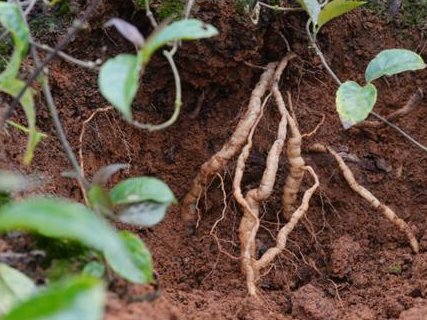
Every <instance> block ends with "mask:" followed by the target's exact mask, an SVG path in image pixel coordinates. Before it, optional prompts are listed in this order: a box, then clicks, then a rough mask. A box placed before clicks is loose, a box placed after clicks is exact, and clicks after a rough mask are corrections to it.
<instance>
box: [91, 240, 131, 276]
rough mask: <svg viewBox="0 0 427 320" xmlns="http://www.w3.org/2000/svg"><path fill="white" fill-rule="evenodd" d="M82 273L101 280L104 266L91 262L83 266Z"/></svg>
mask: <svg viewBox="0 0 427 320" xmlns="http://www.w3.org/2000/svg"><path fill="white" fill-rule="evenodd" d="M125 245H126V243H125ZM83 273H84V274H87V275H89V276H92V277H96V278H102V277H103V276H104V274H105V266H104V265H103V264H102V263H99V262H98V261H91V262H89V263H88V264H86V265H85V267H84V268H83Z"/></svg>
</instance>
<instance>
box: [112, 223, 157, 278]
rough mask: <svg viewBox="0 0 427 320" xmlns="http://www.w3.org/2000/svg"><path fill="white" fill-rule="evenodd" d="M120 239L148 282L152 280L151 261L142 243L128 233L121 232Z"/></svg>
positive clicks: (148, 252) (135, 236)
mask: <svg viewBox="0 0 427 320" xmlns="http://www.w3.org/2000/svg"><path fill="white" fill-rule="evenodd" d="M120 237H121V238H122V240H123V242H124V244H125V246H126V248H127V250H128V252H129V253H130V254H131V256H132V260H133V262H134V263H135V265H137V266H138V267H139V269H140V270H142V272H143V273H144V275H145V278H146V279H148V281H152V280H153V260H152V259H151V254H150V251H149V250H148V249H147V247H146V246H145V244H144V242H143V241H142V240H141V239H140V238H139V237H138V236H137V235H135V234H133V233H132V232H129V231H121V232H120Z"/></svg>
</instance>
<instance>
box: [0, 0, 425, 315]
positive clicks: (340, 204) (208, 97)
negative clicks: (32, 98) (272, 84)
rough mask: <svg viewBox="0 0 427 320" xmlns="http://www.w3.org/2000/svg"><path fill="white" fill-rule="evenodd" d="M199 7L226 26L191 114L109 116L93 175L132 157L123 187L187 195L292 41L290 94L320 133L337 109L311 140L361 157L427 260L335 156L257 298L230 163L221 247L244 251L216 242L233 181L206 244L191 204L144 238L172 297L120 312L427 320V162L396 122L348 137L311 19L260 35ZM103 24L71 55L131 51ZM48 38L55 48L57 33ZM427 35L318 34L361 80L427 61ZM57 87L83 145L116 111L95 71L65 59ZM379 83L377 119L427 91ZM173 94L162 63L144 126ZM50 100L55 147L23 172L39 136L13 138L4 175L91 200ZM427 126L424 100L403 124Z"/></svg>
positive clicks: (273, 116)
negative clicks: (147, 180)
mask: <svg viewBox="0 0 427 320" xmlns="http://www.w3.org/2000/svg"><path fill="white" fill-rule="evenodd" d="M197 3H198V6H197V8H196V10H195V16H196V17H198V18H201V19H202V20H204V21H206V22H210V23H212V24H214V25H215V26H217V27H218V29H219V30H220V36H218V37H216V38H214V39H210V40H204V41H201V42H198V43H191V44H190V43H186V44H184V46H183V47H182V48H181V49H180V51H179V53H178V56H177V64H178V66H179V69H180V72H181V75H182V78H183V88H184V92H183V94H184V97H183V98H184V106H183V111H182V113H181V115H180V117H179V120H178V121H177V123H176V124H174V125H173V126H172V127H171V128H169V129H167V130H165V131H161V132H156V133H147V132H144V131H138V130H135V129H133V128H131V127H130V126H128V125H126V124H125V123H124V122H123V121H121V120H120V117H119V115H118V114H117V113H115V112H112V111H110V112H108V113H104V114H99V115H97V116H96V118H95V119H94V120H93V121H92V122H91V124H90V127H89V128H88V131H87V134H86V136H85V139H84V144H83V147H84V154H85V167H86V172H87V174H88V176H90V175H91V174H93V173H94V172H95V171H96V170H97V169H99V168H100V167H101V166H103V165H106V164H111V163H117V162H122V163H130V164H131V166H132V167H131V169H130V171H129V172H125V173H122V174H121V175H118V176H117V177H116V178H115V181H114V182H116V181H118V180H119V179H120V178H123V177H128V176H135V175H154V176H157V177H159V178H162V179H164V180H165V181H166V182H167V183H168V184H169V185H170V186H171V188H172V189H173V191H174V192H175V193H176V195H177V197H178V199H182V197H183V196H184V195H185V193H186V192H187V191H188V189H189V187H190V183H191V180H192V179H193V178H194V176H195V175H196V174H197V172H198V169H199V167H200V165H201V164H202V163H203V162H204V161H205V160H207V159H208V158H209V157H210V156H211V155H212V154H213V153H214V152H216V151H217V150H218V149H219V148H221V146H222V145H223V143H224V142H225V141H226V140H227V139H228V137H229V136H230V135H231V133H232V132H233V128H234V127H235V125H236V123H237V121H238V119H239V117H240V116H241V114H242V113H243V112H244V110H245V107H246V104H247V101H248V98H249V96H250V93H251V90H252V88H253V87H254V85H255V83H256V82H257V79H258V77H259V75H260V73H261V71H260V70H259V69H257V68H254V67H251V66H249V64H252V65H265V64H267V63H268V62H271V61H276V60H278V59H280V58H281V57H282V56H284V55H285V54H286V46H285V44H284V41H283V38H282V36H281V34H282V35H283V36H284V37H286V39H287V40H288V42H289V44H290V46H291V47H292V49H293V50H294V51H295V52H296V53H297V54H298V55H299V59H297V60H294V61H293V62H292V63H291V66H290V67H289V68H288V69H287V70H286V72H285V75H284V81H283V83H282V86H281V87H282V89H283V92H285V91H287V90H289V91H290V92H291V94H292V96H293V99H294V105H295V113H296V116H297V118H298V121H299V124H300V127H301V131H302V132H309V131H311V130H312V129H313V128H314V127H315V126H316V124H317V123H318V122H319V120H320V118H321V116H322V115H324V116H325V117H326V119H325V123H324V124H323V126H322V127H321V128H320V129H319V131H318V132H317V134H316V135H315V136H313V137H311V138H309V139H307V141H306V144H309V143H311V142H322V143H328V144H330V145H331V146H333V147H334V148H335V149H337V150H338V151H341V152H346V153H347V154H350V155H354V156H357V157H358V159H359V161H357V162H349V165H350V167H351V169H352V170H353V171H354V173H355V176H356V178H357V180H358V181H359V182H360V183H361V184H362V185H364V186H365V187H367V188H368V189H370V190H371V191H372V192H373V193H374V194H375V195H376V196H377V197H378V198H379V199H381V200H383V201H384V202H385V203H386V204H388V205H389V206H390V207H392V208H393V209H395V210H396V212H397V213H398V214H399V215H400V216H401V217H402V218H403V219H405V220H406V221H407V222H408V223H409V224H410V225H411V227H413V228H414V230H415V233H416V236H417V238H418V239H419V240H420V242H421V253H420V254H419V255H417V256H416V255H414V254H413V253H412V252H411V250H410V247H409V245H408V243H407V241H406V239H405V237H404V236H403V235H402V234H401V233H399V232H398V231H397V230H396V228H395V227H394V226H392V225H391V224H390V223H389V222H388V221H386V220H385V219H384V218H383V217H382V216H380V215H379V214H378V212H376V211H375V210H373V209H371V208H370V206H369V204H367V203H366V202H365V201H364V200H362V199H361V198H360V197H359V196H357V195H356V194H354V192H352V191H351V190H350V189H349V188H348V186H347V185H346V183H345V181H344V179H343V178H342V176H341V175H340V173H339V171H338V169H337V166H336V164H335V162H334V161H333V160H332V159H331V158H330V157H329V156H326V155H317V154H305V155H304V157H305V158H306V159H307V162H308V163H309V164H310V165H312V166H313V168H314V169H315V170H316V172H317V173H318V175H319V178H320V180H321V187H320V189H319V190H318V191H317V192H316V194H315V196H314V198H313V199H312V202H311V207H310V210H309V212H308V216H307V219H306V220H305V222H304V223H303V224H301V225H299V226H298V227H297V228H296V230H295V231H294V232H293V233H292V234H291V237H290V240H289V242H288V246H287V249H288V250H287V251H286V252H284V253H283V254H282V255H281V256H280V258H279V259H277V261H276V262H275V264H274V266H273V267H272V269H271V270H270V272H269V273H268V274H267V275H266V276H264V277H263V278H262V279H261V281H260V283H259V288H260V290H261V291H260V296H259V299H258V300H256V299H250V298H248V297H247V294H246V287H245V284H244V277H243V276H242V274H241V272H240V268H239V261H238V260H236V259H233V258H231V256H230V255H233V256H237V255H238V254H239V243H238V237H237V230H238V224H239V219H240V216H241V212H240V210H239V209H238V206H236V204H235V203H234V202H233V200H232V196H231V186H230V181H231V177H232V174H233V167H234V166H233V164H232V163H231V164H230V165H229V167H228V170H227V171H226V172H224V173H223V177H224V180H225V189H226V193H227V200H226V202H227V206H228V207H227V210H226V217H225V219H224V220H223V221H221V222H220V223H219V224H218V227H217V229H216V230H214V232H215V234H216V237H217V238H218V239H219V241H220V243H221V245H222V250H223V251H227V252H228V253H229V255H226V254H224V253H223V252H222V251H221V250H219V247H218V245H217V242H216V240H215V238H214V237H213V236H210V231H211V228H212V226H213V224H214V222H215V221H216V220H217V219H218V218H219V217H220V216H221V212H222V210H223V194H222V191H221V187H220V183H219V181H218V180H214V181H213V182H212V183H211V186H210V188H209V189H208V190H207V191H206V198H203V199H202V200H201V201H200V207H201V209H202V212H203V217H202V219H201V222H200V227H199V228H198V230H197V232H196V234H195V235H188V234H187V232H186V230H185V226H184V224H183V223H182V221H181V219H180V215H179V208H178V206H175V207H174V208H172V209H171V210H170V212H169V214H168V215H167V218H166V219H165V221H164V222H162V223H161V224H159V225H158V226H156V227H155V228H153V229H150V230H146V231H143V232H141V237H142V238H143V239H144V241H146V243H147V244H148V246H149V247H150V249H151V250H152V253H153V257H154V261H155V269H156V271H157V273H158V274H159V278H160V283H161V287H162V295H161V298H159V299H157V300H156V301H154V302H152V303H150V302H135V303H128V302H126V299H124V298H122V299H120V298H118V296H117V294H116V293H114V292H112V293H111V296H110V299H109V304H108V316H107V319H110V320H113V319H150V320H151V319H159V320H160V319H248V320H249V319H301V320H304V319H307V320H308V319H311V320H327V319H348V320H350V319H351V320H353V319H364V320H368V319H405V320H409V319H411V320H414V319H417V320H418V319H419V320H421V319H427V309H426V308H427V300H426V298H427V231H426V226H427V221H426V215H427V188H426V183H427V156H426V154H425V153H423V152H422V151H420V149H418V148H416V147H414V145H412V144H410V143H409V142H407V140H405V139H403V138H402V137H401V136H400V135H398V134H397V133H396V132H395V131H394V130H392V129H390V128H387V127H384V128H380V129H369V130H361V129H351V130H348V131H344V130H343V129H342V128H341V126H340V122H339V119H338V117H337V114H336V112H335V107H334V92H335V90H336V85H335V83H334V82H333V81H332V80H331V79H330V77H328V75H327V74H326V73H325V72H324V70H323V68H322V66H321V64H320V61H319V59H318V58H317V57H316V56H315V55H314V53H313V52H312V51H310V50H309V49H308V46H307V39H306V37H305V34H304V32H303V30H304V24H305V19H306V17H305V16H304V14H292V15H286V16H282V15H279V14H274V13H271V12H265V13H263V15H262V18H261V21H260V24H259V25H258V26H253V25H251V23H250V22H249V21H248V20H247V19H246V18H245V17H242V16H239V15H238V14H237V13H236V12H235V9H234V5H231V4H230V3H232V1H198V2H197ZM100 15H101V16H102V19H105V20H107V18H108V16H109V15H111V16H113V15H120V16H121V17H123V18H126V19H128V20H131V21H132V22H134V23H136V24H138V25H139V27H141V28H142V30H147V28H148V23H147V21H146V19H145V18H144V16H143V14H141V13H138V14H136V15H134V16H133V18H132V11H131V9H130V4H127V2H125V1H124V2H123V3H121V4H120V5H118V6H112V8H108V10H107V11H105V12H101V13H100ZM92 24H93V28H92V29H91V30H90V31H85V32H84V33H82V34H80V35H79V37H78V38H77V39H76V40H75V42H74V43H72V44H71V47H70V48H69V49H68V51H69V52H71V53H73V54H74V55H75V56H77V57H81V58H83V57H84V58H86V59H92V58H96V57H99V56H102V57H107V56H112V55H115V54H117V53H119V52H125V51H130V50H131V46H130V45H128V44H127V43H125V41H124V40H122V39H121V38H120V36H118V35H117V34H116V33H115V32H114V31H113V30H108V33H107V32H104V31H102V30H101V29H99V28H98V27H97V25H96V22H92ZM47 41H48V42H50V43H51V44H54V43H55V41H56V38H55V39H53V38H50V39H47ZM425 42H426V40H425V39H424V38H423V37H422V34H421V32H420V31H417V30H416V29H413V30H410V29H405V30H399V29H397V28H396V26H395V25H394V24H386V23H385V22H384V21H382V20H380V19H379V18H377V17H376V16H375V15H374V14H373V13H371V12H369V11H365V10H364V11H358V12H356V13H351V14H348V15H346V16H345V17H344V18H341V19H338V20H336V21H335V22H332V23H331V24H330V25H329V26H327V27H325V29H324V30H323V31H322V33H321V34H320V36H319V43H320V46H321V47H322V49H323V51H324V54H325V56H326V57H327V59H328V60H329V62H330V64H331V66H332V67H333V69H334V70H336V72H337V74H338V76H339V77H340V78H341V79H343V80H346V79H350V78H351V79H353V80H357V81H359V82H360V83H363V71H364V68H365V67H366V65H367V63H368V61H369V60H370V59H371V58H372V57H373V56H374V55H375V54H377V53H378V52H379V51H380V50H382V49H385V48H393V47H404V48H408V49H412V50H417V51H418V52H419V53H421V54H422V55H423V56H424V58H427V49H426V46H425ZM103 46H105V47H106V48H107V51H106V53H104V52H103V51H102V48H103ZM421 50H422V51H421ZM50 79H51V83H52V89H53V94H54V97H55V100H56V102H57V105H58V108H59V110H60V114H61V118H62V119H63V121H64V124H65V129H66V132H67V134H68V136H69V138H70V140H71V142H72V145H73V146H74V147H75V149H76V150H77V148H78V136H79V134H80V130H81V124H82V121H84V120H85V119H86V118H87V117H88V116H89V115H90V114H91V113H92V112H93V111H94V110H95V109H96V108H101V107H106V106H107V103H106V101H105V100H104V99H103V98H102V97H101V96H100V94H99V93H98V89H97V82H96V74H95V73H92V72H88V71H86V70H82V69H79V68H76V67H74V66H70V65H68V64H67V63H65V62H62V61H56V62H55V63H54V64H53V65H52V67H51V77H50ZM376 85H377V86H378V89H379V99H378V104H377V106H376V111H377V112H378V113H380V114H382V115H386V114H389V113H391V112H392V111H394V110H396V109H397V108H399V107H401V106H402V105H403V104H404V103H405V102H406V101H407V99H408V98H409V97H410V96H411V95H412V94H413V93H414V91H415V90H416V88H418V87H420V88H422V89H424V91H427V71H426V70H425V71H422V72H417V73H407V74H404V75H400V76H398V77H393V78H390V79H388V81H387V82H386V81H383V80H380V81H377V82H376ZM202 92H204V93H205V99H204V102H203V105H202V108H201V110H200V112H199V114H198V115H197V117H195V118H194V117H192V116H191V115H192V114H193V111H194V109H195V108H196V105H197V100H198V98H199V96H200V95H201V94H202ZM173 94H174V92H173V78H172V75H171V73H170V71H169V69H168V67H167V64H166V62H165V61H163V60H162V58H161V57H160V56H159V57H157V58H156V59H154V60H153V62H152V63H151V65H150V67H149V68H148V70H147V72H146V74H145V77H144V81H143V87H142V89H141V90H140V93H139V94H138V99H137V100H136V102H135V105H134V109H135V113H136V115H137V116H138V118H140V119H141V120H145V121H153V122H159V121H162V120H164V119H166V118H167V117H168V116H169V115H170V114H171V112H172V105H173ZM38 103H39V112H38V121H39V126H40V129H42V130H43V131H44V132H46V133H48V134H49V138H48V139H46V140H45V141H44V142H43V143H42V145H41V146H40V148H39V149H38V150H37V152H36V156H35V160H34V163H33V165H32V166H31V168H23V167H22V166H21V165H20V163H19V159H20V157H21V156H22V154H23V151H24V146H25V137H24V136H23V135H21V134H20V133H17V132H14V131H11V132H10V133H11V135H10V136H8V137H6V147H5V148H4V150H3V153H4V154H0V167H2V168H3V167H6V168H8V169H14V170H21V171H27V172H30V171H36V172H37V173H40V174H42V175H44V176H45V177H46V181H47V183H46V185H45V187H44V188H43V190H42V191H43V192H44V193H51V194H58V195H62V196H66V197H71V198H74V199H76V200H81V199H82V198H81V194H80V190H79V188H78V186H77V184H76V183H75V182H74V181H71V180H67V179H65V178H61V177H60V173H61V172H62V171H66V170H68V169H69V164H68V162H67V160H66V158H65V157H64V155H63V153H62V150H61V147H60V145H59V143H58V142H57V140H56V138H55V133H54V129H53V127H52V125H51V121H50V120H49V116H48V112H47V110H46V108H45V107H44V106H43V102H42V100H41V99H38ZM426 118H427V102H426V99H424V100H423V101H422V102H421V104H420V106H419V107H418V108H417V109H416V110H415V111H414V112H412V113H411V114H410V115H408V116H405V117H403V118H401V119H399V120H397V121H396V123H397V124H398V125H399V126H400V127H401V128H404V130H405V131H407V132H408V133H410V134H411V135H412V136H413V137H415V138H416V139H418V140H420V141H424V143H427V126H426V125H425V123H426ZM278 121H279V115H278V114H277V112H276V110H274V109H273V108H269V109H268V110H267V111H266V114H265V117H264V119H263V120H262V121H261V123H260V125H259V129H258V131H257V133H256V138H255V147H254V151H253V153H252V155H251V158H250V164H249V165H248V168H249V169H248V170H247V173H246V175H245V178H244V184H245V186H248V187H247V188H249V186H253V185H254V184H255V183H257V182H258V181H259V178H260V176H261V174H262V171H263V169H264V162H265V160H264V159H265V155H266V152H267V151H268V150H269V147H270V145H271V143H272V141H273V139H274V137H275V129H276V126H277V123H278ZM286 174H287V172H286V166H285V162H283V165H282V166H281V168H280V171H279V177H278V182H277V184H278V187H277V192H275V193H274V195H273V197H272V199H271V201H270V202H268V203H266V204H265V211H264V213H263V220H262V226H263V228H262V231H261V233H260V235H259V239H260V242H259V244H260V247H261V248H262V247H263V246H264V247H265V246H267V247H268V246H270V245H272V244H273V243H274V236H275V234H276V231H277V228H278V225H277V218H276V215H277V212H278V211H279V210H280V201H279V199H280V190H281V186H282V185H283V182H284V178H285V177H286ZM305 186H307V185H305ZM281 223H283V221H281Z"/></svg>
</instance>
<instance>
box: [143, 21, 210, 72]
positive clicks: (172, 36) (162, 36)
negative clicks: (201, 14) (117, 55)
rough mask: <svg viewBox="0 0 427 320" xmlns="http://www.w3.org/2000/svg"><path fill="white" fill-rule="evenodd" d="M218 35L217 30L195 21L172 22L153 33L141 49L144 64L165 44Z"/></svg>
mask: <svg viewBox="0 0 427 320" xmlns="http://www.w3.org/2000/svg"><path fill="white" fill-rule="evenodd" d="M217 34H218V30H217V29H216V28H215V27H214V26H212V25H210V24H206V23H204V22H202V21H199V20H197V19H186V20H180V21H177V22H174V23H172V24H170V25H168V26H166V27H163V28H161V29H160V30H159V31H158V32H154V33H153V34H152V35H151V36H150V37H149V38H148V39H147V41H146V43H145V46H144V47H143V48H142V56H143V61H144V63H145V64H147V63H148V60H150V57H151V56H152V55H153V53H154V52H155V51H156V50H157V49H159V48H160V47H162V46H164V45H165V44H167V43H169V42H171V41H176V40H196V39H202V38H210V37H213V36H215V35H217Z"/></svg>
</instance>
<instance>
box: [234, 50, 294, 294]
mask: <svg viewBox="0 0 427 320" xmlns="http://www.w3.org/2000/svg"><path fill="white" fill-rule="evenodd" d="M294 57H295V55H294V54H289V55H287V56H286V57H285V58H283V59H282V61H281V62H280V64H279V66H278V67H277V69H276V72H275V76H274V83H273V87H274V86H277V87H278V85H277V83H278V81H279V79H280V75H281V74H282V72H283V69H284V68H285V67H286V66H287V64H288V62H289V60H291V59H292V58H294ZM277 106H278V108H279V112H280V114H281V120H280V123H279V128H278V132H277V138H276V140H275V141H274V143H273V145H272V146H271V148H270V151H269V153H268V156H267V160H266V167H265V170H264V174H263V176H262V178H261V182H260V184H259V187H258V188H255V189H252V190H250V191H249V192H248V193H247V194H246V197H245V198H243V195H242V192H241V189H240V182H241V178H242V175H243V172H244V168H245V162H246V160H247V158H248V156H249V152H250V148H251V145H252V135H253V130H251V132H250V135H249V138H250V139H248V143H247V145H246V146H245V147H244V148H243V150H242V153H241V154H240V156H239V159H238V162H237V166H236V175H235V179H234V183H233V187H234V195H235V198H236V200H237V201H238V202H239V204H240V205H241V206H242V207H243V217H242V220H241V222H240V227H239V239H240V246H241V247H240V250H241V264H242V271H243V272H244V273H245V275H246V283H247V287H248V291H249V294H250V295H256V286H255V282H256V280H257V278H258V277H259V272H258V270H257V269H256V268H254V262H255V259H256V234H257V232H258V229H259V224H260V223H259V205H260V203H261V202H263V201H265V200H266V199H268V198H269V197H270V195H271V193H272V192H273V187H274V184H275V181H276V174H277V170H278V167H279V159H280V154H281V153H282V150H283V147H284V144H285V140H286V134H287V125H288V117H289V113H288V112H287V110H286V107H285V105H284V104H282V105H279V104H278V105H277Z"/></svg>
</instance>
